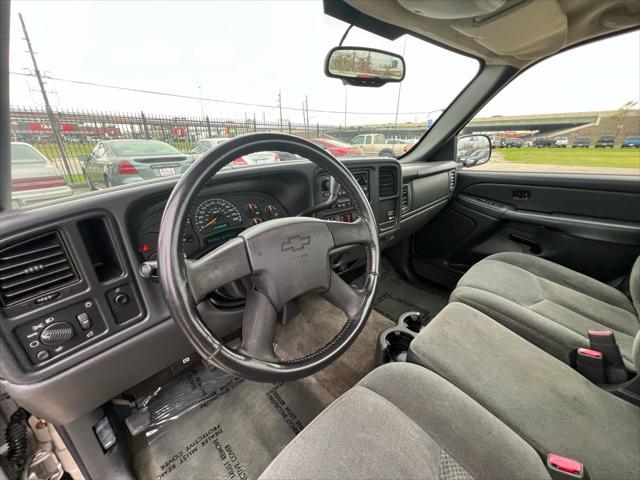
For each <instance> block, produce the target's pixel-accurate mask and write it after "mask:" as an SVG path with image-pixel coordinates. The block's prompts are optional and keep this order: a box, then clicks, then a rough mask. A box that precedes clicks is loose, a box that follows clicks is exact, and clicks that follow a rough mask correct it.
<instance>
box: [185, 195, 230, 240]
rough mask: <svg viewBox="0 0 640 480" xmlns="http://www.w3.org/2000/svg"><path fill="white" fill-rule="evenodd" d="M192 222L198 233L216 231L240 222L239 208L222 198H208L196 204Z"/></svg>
mask: <svg viewBox="0 0 640 480" xmlns="http://www.w3.org/2000/svg"><path fill="white" fill-rule="evenodd" d="M193 219H194V224H195V226H196V229H197V230H198V232H199V233H206V232H217V231H220V230H225V229H227V228H229V227H233V226H237V225H241V224H242V214H241V213H240V210H238V208H237V207H236V206H235V205H234V204H233V203H231V202H229V201H228V200H225V199H224V198H219V197H214V198H208V199H206V200H204V201H202V202H201V203H200V205H198V208H196V211H195V214H194V218H193Z"/></svg>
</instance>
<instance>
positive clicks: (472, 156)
mask: <svg viewBox="0 0 640 480" xmlns="http://www.w3.org/2000/svg"><path fill="white" fill-rule="evenodd" d="M490 158H491V139H490V138H489V137H488V136H486V135H480V134H474V135H462V136H460V137H458V141H457V146H456V161H457V162H458V163H460V164H462V166H463V167H475V166H477V165H482V164H484V163H487V162H488V161H489V159H490Z"/></svg>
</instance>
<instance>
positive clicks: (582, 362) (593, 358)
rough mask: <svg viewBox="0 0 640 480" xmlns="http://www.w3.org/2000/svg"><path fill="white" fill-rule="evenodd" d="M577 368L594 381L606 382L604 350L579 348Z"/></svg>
mask: <svg viewBox="0 0 640 480" xmlns="http://www.w3.org/2000/svg"><path fill="white" fill-rule="evenodd" d="M576 370H577V371H578V373H580V374H581V375H582V376H583V377H585V378H586V379H587V380H590V381H592V382H593V383H604V382H605V370H604V356H603V355H602V352H600V351H598V350H592V349H590V348H578V353H577V355H576Z"/></svg>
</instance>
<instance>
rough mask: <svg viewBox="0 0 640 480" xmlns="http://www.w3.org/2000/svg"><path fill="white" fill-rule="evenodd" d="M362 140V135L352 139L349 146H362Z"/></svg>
mask: <svg viewBox="0 0 640 480" xmlns="http://www.w3.org/2000/svg"><path fill="white" fill-rule="evenodd" d="M363 140H364V136H362V135H358V136H357V137H356V138H354V139H353V140H352V141H351V144H352V145H362V144H363V143H364V141H363Z"/></svg>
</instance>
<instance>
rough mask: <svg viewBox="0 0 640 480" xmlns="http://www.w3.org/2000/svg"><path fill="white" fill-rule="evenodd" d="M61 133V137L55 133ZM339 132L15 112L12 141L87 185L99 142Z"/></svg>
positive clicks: (182, 142) (180, 143) (184, 142)
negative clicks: (86, 159)
mask: <svg viewBox="0 0 640 480" xmlns="http://www.w3.org/2000/svg"><path fill="white" fill-rule="evenodd" d="M56 127H57V131H58V132H59V133H56ZM339 130H340V128H339V127H321V126H320V125H311V126H310V125H304V124H295V123H291V122H290V121H287V120H285V121H283V122H282V124H281V123H280V122H266V121H260V120H257V119H255V118H245V119H242V120H237V119H228V118H210V117H208V116H206V117H204V118H203V117H192V116H184V115H157V114H146V113H144V112H140V113H137V114H136V113H118V112H96V111H84V110H57V111H53V112H51V114H49V113H47V111H46V110H45V109H44V108H38V107H36V108H34V107H28V108H24V107H12V108H11V134H12V140H13V141H16V142H26V143H29V144H31V145H33V146H34V147H35V148H37V149H38V150H39V151H40V152H41V153H43V154H44V155H45V156H46V157H47V158H48V159H50V160H51V161H53V162H54V163H55V164H56V165H57V166H58V167H59V168H60V170H61V171H62V172H63V173H64V175H65V177H66V179H67V181H68V182H69V183H71V184H84V183H85V179H84V175H83V174H82V161H81V159H80V158H79V157H81V156H83V155H88V154H89V153H90V152H91V150H92V149H93V148H94V147H95V145H96V143H97V142H99V141H101V140H113V139H156V140H162V141H165V142H167V143H169V144H171V145H173V146H174V147H176V148H177V149H178V150H180V151H182V152H187V151H188V150H189V148H190V147H191V146H192V145H193V143H194V142H195V141H197V140H200V139H203V138H218V137H224V138H231V137H235V136H236V135H241V134H244V133H250V132H284V133H289V134H293V135H298V136H300V137H304V138H317V137H322V136H330V137H331V136H333V135H331V134H330V133H328V132H332V133H336V132H338V131H339Z"/></svg>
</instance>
